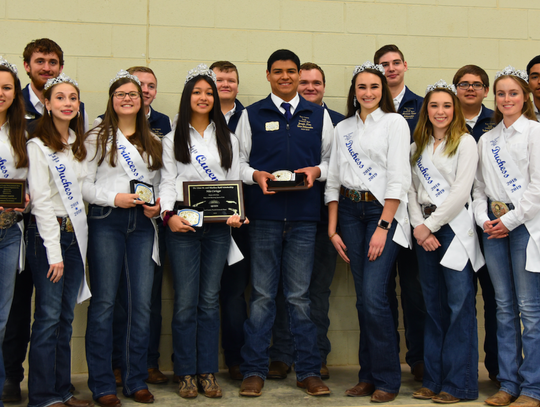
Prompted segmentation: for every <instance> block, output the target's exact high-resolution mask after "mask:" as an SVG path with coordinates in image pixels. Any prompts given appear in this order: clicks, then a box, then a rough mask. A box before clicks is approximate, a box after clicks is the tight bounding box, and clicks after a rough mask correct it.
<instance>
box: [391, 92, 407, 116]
mask: <svg viewBox="0 0 540 407" xmlns="http://www.w3.org/2000/svg"><path fill="white" fill-rule="evenodd" d="M405 88H406V87H405V86H403V89H401V92H399V95H397V96H396V97H395V98H394V107H395V108H396V112H397V111H398V110H399V105H400V104H401V101H402V100H403V96H405Z"/></svg>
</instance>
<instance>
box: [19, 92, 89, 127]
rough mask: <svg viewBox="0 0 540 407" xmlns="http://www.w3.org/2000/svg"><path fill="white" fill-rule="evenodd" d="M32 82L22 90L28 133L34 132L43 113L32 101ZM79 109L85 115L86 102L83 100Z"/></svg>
mask: <svg viewBox="0 0 540 407" xmlns="http://www.w3.org/2000/svg"><path fill="white" fill-rule="evenodd" d="M29 87H30V84H28V85H26V86H25V87H24V89H23V90H22V95H23V99H24V109H25V110H26V115H25V119H26V130H27V131H28V133H29V134H30V133H32V132H33V131H34V129H35V128H36V123H37V120H38V119H39V118H40V117H41V113H39V112H38V111H37V110H36V108H35V107H34V105H33V104H32V102H31V101H30V90H29ZM79 110H80V112H81V114H82V115H83V117H84V103H82V102H81V105H80V107H79Z"/></svg>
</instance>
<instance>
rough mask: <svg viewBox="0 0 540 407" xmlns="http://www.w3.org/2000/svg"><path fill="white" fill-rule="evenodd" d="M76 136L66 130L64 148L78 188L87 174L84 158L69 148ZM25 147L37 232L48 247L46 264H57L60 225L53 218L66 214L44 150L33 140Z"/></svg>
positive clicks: (58, 259)
mask: <svg viewBox="0 0 540 407" xmlns="http://www.w3.org/2000/svg"><path fill="white" fill-rule="evenodd" d="M76 139H77V137H76V135H75V133H74V132H73V130H71V129H69V139H68V145H69V147H68V148H67V149H66V150H64V153H65V154H66V155H67V157H68V160H69V162H70V164H71V169H72V170H73V173H75V175H76V177H77V181H78V182H79V188H81V190H82V184H83V180H84V179H85V177H86V176H87V174H88V165H87V161H86V160H83V161H82V162H81V161H78V160H76V159H75V158H74V157H73V151H72V150H71V149H72V147H73V143H75V141H76ZM27 149H28V159H29V161H30V168H29V170H28V185H29V192H30V196H31V198H32V214H33V215H34V216H35V217H36V223H37V226H38V229H39V234H40V236H41V238H42V239H43V243H44V245H45V248H46V249H47V259H48V261H49V264H55V263H60V262H62V261H63V257H62V249H61V247H60V227H59V226H58V220H57V219H56V217H63V216H67V215H68V213H67V211H66V208H65V206H64V202H63V201H62V196H61V195H60V193H59V192H58V188H57V186H56V182H55V181H54V177H53V174H52V173H51V170H50V169H49V164H48V162H47V158H46V157H45V155H44V154H43V151H42V150H41V148H40V147H39V146H38V145H37V144H36V143H33V142H31V143H28V144H27Z"/></svg>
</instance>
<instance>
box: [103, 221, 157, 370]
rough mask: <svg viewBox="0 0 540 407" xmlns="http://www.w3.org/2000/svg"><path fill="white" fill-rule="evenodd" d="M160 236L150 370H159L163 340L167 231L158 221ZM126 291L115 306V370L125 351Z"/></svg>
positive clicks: (153, 284) (151, 311)
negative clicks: (162, 288)
mask: <svg viewBox="0 0 540 407" xmlns="http://www.w3.org/2000/svg"><path fill="white" fill-rule="evenodd" d="M157 226H158V236H159V258H160V260H161V266H158V265H157V264H156V263H153V266H154V281H153V283H152V300H151V304H150V327H149V330H150V333H149V335H150V338H149V342H148V369H150V368H159V356H160V355H159V340H160V338H161V321H162V318H161V286H162V281H163V265H164V264H165V256H166V253H167V250H166V245H165V230H164V228H163V222H161V220H158V221H157ZM126 292H127V291H126V289H125V287H124V286H121V288H120V289H119V290H118V293H117V297H116V302H115V304H114V325H113V341H114V342H113V362H112V365H113V368H115V369H116V368H119V369H120V368H121V366H122V354H123V351H124V341H123V337H124V334H125V332H126V320H127V312H126V310H125V308H124V307H123V305H122V304H125V303H126V299H125V298H123V297H125V294H126Z"/></svg>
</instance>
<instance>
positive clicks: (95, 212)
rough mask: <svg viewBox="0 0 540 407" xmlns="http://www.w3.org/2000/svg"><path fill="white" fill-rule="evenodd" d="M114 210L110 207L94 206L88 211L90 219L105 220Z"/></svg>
mask: <svg viewBox="0 0 540 407" xmlns="http://www.w3.org/2000/svg"><path fill="white" fill-rule="evenodd" d="M112 210H113V208H112V207H110V206H98V205H92V206H91V207H90V208H89V209H88V219H105V218H106V217H107V216H109V215H110V214H111V212H112Z"/></svg>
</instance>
